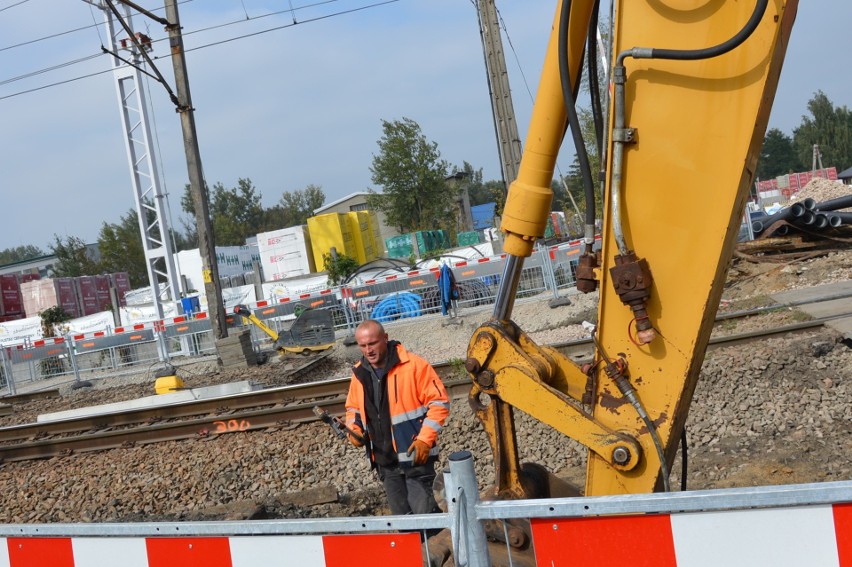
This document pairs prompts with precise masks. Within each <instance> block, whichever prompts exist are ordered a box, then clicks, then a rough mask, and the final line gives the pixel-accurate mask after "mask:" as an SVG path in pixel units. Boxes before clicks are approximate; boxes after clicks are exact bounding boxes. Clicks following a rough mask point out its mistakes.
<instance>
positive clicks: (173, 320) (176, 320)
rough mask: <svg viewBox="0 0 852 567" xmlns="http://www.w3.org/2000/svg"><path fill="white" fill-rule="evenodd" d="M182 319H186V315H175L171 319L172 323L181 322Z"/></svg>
mask: <svg viewBox="0 0 852 567" xmlns="http://www.w3.org/2000/svg"><path fill="white" fill-rule="evenodd" d="M184 321H186V317H175V318H174V319H172V323H183V322H184Z"/></svg>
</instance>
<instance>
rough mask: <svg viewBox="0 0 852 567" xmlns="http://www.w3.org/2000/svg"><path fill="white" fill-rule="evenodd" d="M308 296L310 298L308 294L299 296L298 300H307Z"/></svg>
mask: <svg viewBox="0 0 852 567" xmlns="http://www.w3.org/2000/svg"><path fill="white" fill-rule="evenodd" d="M310 296H311V294H310V293H303V294H302V295H300V296H299V299H306V298H308V297H310Z"/></svg>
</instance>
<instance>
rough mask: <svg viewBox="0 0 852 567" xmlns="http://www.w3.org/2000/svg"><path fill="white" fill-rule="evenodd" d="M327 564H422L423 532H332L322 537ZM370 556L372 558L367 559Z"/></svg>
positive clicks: (329, 566)
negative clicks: (360, 533)
mask: <svg viewBox="0 0 852 567" xmlns="http://www.w3.org/2000/svg"><path fill="white" fill-rule="evenodd" d="M322 545H323V551H324V553H325V565H326V567H352V566H353V565H359V564H362V562H364V563H369V564H370V565H388V566H391V565H393V566H403V565H422V561H423V558H422V552H421V550H420V535H419V534H417V533H407V534H376V535H332V536H323V538H322ZM367 558H369V561H367Z"/></svg>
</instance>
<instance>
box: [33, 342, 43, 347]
mask: <svg viewBox="0 0 852 567" xmlns="http://www.w3.org/2000/svg"><path fill="white" fill-rule="evenodd" d="M33 346H44V341H33Z"/></svg>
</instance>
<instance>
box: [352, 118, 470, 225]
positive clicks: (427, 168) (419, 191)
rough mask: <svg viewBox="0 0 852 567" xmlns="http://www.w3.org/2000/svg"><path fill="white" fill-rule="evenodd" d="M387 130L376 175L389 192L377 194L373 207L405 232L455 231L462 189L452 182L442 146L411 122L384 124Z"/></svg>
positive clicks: (372, 169)
mask: <svg viewBox="0 0 852 567" xmlns="http://www.w3.org/2000/svg"><path fill="white" fill-rule="evenodd" d="M382 132H383V135H382V137H381V139H380V140H379V141H378V146H379V154H378V155H374V156H373V163H372V166H371V167H370V172H371V173H372V180H373V183H375V184H376V185H380V186H382V188H383V194H381V195H378V194H375V193H372V191H371V193H372V194H371V195H369V196H368V197H367V204H368V205H369V206H370V208H372V209H375V210H378V211H381V212H383V213H384V214H385V216H386V217H387V221H388V223H389V224H390V225H392V226H398V227H400V229H401V230H402V231H403V232H410V231H414V230H423V229H435V228H439V227H446V228H450V227H451V226H452V225H453V224H454V223H453V221H452V219H454V215H453V214H451V213H450V211H451V210H452V209H453V207H454V204H455V200H456V198H457V191H458V189H455V190H453V189H452V188H451V187H450V186H449V184H448V183H447V181H446V177H447V169H448V165H447V162H446V161H444V160H442V159H441V153H440V152H439V151H438V144H436V143H435V142H430V141H429V140H428V139H427V138H426V136H424V135H423V133H422V131H421V129H420V125H419V124H417V122H415V121H414V120H411V119H410V118H403V119H402V120H394V121H393V122H388V121H386V120H382Z"/></svg>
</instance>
